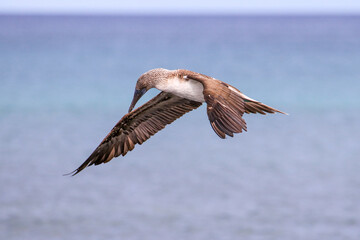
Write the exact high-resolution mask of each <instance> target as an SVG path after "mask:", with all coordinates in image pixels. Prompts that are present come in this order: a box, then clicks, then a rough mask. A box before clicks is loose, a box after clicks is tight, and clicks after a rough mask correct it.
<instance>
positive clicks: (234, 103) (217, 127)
mask: <svg viewBox="0 0 360 240" xmlns="http://www.w3.org/2000/svg"><path fill="white" fill-rule="evenodd" d="M179 74H180V75H182V76H181V77H182V78H184V79H192V80H195V81H199V82H201V83H202V84H203V86H204V91H203V93H204V99H205V102H206V103H207V114H208V117H209V121H210V124H211V127H212V128H213V129H214V131H215V133H216V134H217V135H218V136H219V137H220V138H225V136H226V135H228V136H231V137H232V136H233V135H234V133H241V132H242V131H243V130H244V131H246V129H247V128H246V122H245V120H244V119H243V118H242V116H243V115H244V113H260V114H266V113H275V112H278V113H283V114H284V112H281V111H279V110H277V109H275V108H272V107H269V106H267V105H265V104H263V103H261V102H258V101H256V100H254V99H251V98H249V97H247V96H246V95H245V94H243V93H242V92H240V91H239V90H238V89H236V88H235V87H233V86H231V85H229V84H227V83H224V82H222V81H220V80H217V79H214V78H212V77H209V76H206V75H203V74H200V73H195V72H192V71H188V70H179Z"/></svg>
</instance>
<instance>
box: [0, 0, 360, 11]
mask: <svg viewBox="0 0 360 240" xmlns="http://www.w3.org/2000/svg"><path fill="white" fill-rule="evenodd" d="M0 13H110V14H112V13H121V14H134V13H136V14H152V13H160V14H174V13H175V14H176V13H178V14H182V13H185V14H186V13H190V14H196V13H200V14H201V13H204V14H206V13H220V14H221V13H232V14H258V13H260V14H261V13H279V14H287V13H309V14H312V13H324V14H328V13H329V14H332V13H341V14H346V13H348V14H354V13H360V0H246V1H245V0H219V1H211V0H177V1H170V0H126V1H123V0H0Z"/></svg>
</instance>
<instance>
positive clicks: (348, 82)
mask: <svg viewBox="0 0 360 240" xmlns="http://www.w3.org/2000/svg"><path fill="white" fill-rule="evenodd" d="M359 13H360V2H359V1H355V0H354V1H350V0H347V1H321V0H315V1H310V0H309V1H281V0H271V1H265V0H256V1H251V2H250V1H248V2H243V1H230V0H223V1H219V2H217V3H214V2H208V1H197V2H196V3H192V2H191V1H189V0H186V1H181V3H180V1H179V2H178V3H173V2H170V1H162V0H157V1H142V0H136V1H131V3H130V1H128V2H122V3H119V2H118V1H76V2H70V1H66V2H64V1H56V0H50V1H47V2H46V3H45V2H43V1H39V0H38V1H35V0H34V1H25V0H13V1H7V2H1V3H0V161H1V162H0V163H1V164H0V238H1V239H37V240H40V239H207V240H208V239H229V240H230V239H267V240H268V239H307V240H311V239H314V240H315V239H316V240H318V239H354V240H355V239H360V206H359V203H360V191H359V189H360V175H359V170H360V161H359V159H360V158H359V156H360V144H359V139H360V125H359V122H360V113H359V110H360V96H359V92H360V15H359ZM158 67H163V68H168V69H178V68H184V69H189V70H193V71H196V72H200V73H203V74H206V75H210V76H213V77H215V78H218V79H220V80H223V81H225V82H227V83H229V84H232V85H234V86H235V87H237V88H238V89H240V90H241V91H242V92H244V93H245V94H246V95H248V96H249V97H251V98H254V99H257V100H259V101H261V102H264V103H265V104H268V105H270V106H272V107H275V108H278V109H280V110H282V111H285V112H287V113H289V114H290V115H289V116H285V115H280V114H278V115H266V116H262V115H246V116H245V120H246V121H247V124H248V132H246V133H242V134H238V135H236V136H235V137H234V138H228V139H226V140H221V139H219V138H218V137H217V136H216V134H215V133H214V132H213V130H212V129H211V127H210V124H209V122H208V119H207V115H206V108H205V107H204V106H202V107H200V108H199V109H198V110H196V111H194V112H191V113H190V114H187V115H185V116H184V117H182V118H181V119H179V120H177V121H176V122H174V123H173V124H171V125H169V126H168V127H166V129H164V130H163V131H161V132H159V133H158V134H156V135H155V136H153V137H152V138H151V139H150V140H149V141H147V142H146V143H144V144H143V145H141V146H137V147H136V148H135V149H134V150H133V151H132V152H130V153H128V154H127V155H126V157H124V158H123V157H119V158H116V159H114V160H112V161H111V162H110V163H108V164H104V165H99V166H97V167H90V168H87V169H85V171H83V172H81V174H79V175H77V176H76V177H69V176H63V174H64V173H68V172H70V171H72V170H74V169H75V168H77V167H78V166H79V165H80V164H81V163H82V162H83V161H84V160H85V159H86V158H87V157H88V156H89V155H90V154H91V152H92V151H93V150H94V149H95V148H96V146H97V145H98V144H99V143H100V141H101V140H102V139H103V137H105V135H106V134H107V133H108V131H110V129H111V128H112V127H113V126H114V125H115V124H116V122H117V121H118V120H119V119H120V118H121V117H122V116H123V115H124V114H125V113H126V112H127V109H128V107H129V104H130V101H131V99H132V95H133V90H134V87H135V83H136V80H137V78H138V77H139V76H140V75H141V74H142V73H144V72H145V71H148V70H150V69H152V68H158ZM157 93H158V91H156V90H151V91H150V92H149V93H147V94H146V96H145V97H144V99H142V101H141V102H140V104H142V103H144V102H145V101H147V100H149V99H150V98H151V97H152V96H155V95H156V94H157Z"/></svg>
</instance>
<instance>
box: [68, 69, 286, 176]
mask: <svg viewBox="0 0 360 240" xmlns="http://www.w3.org/2000/svg"><path fill="white" fill-rule="evenodd" d="M154 87H155V88H157V89H159V90H161V91H162V92H161V93H159V94H158V95H157V96H156V97H154V98H153V99H151V100H150V101H148V102H147V103H145V104H144V105H142V106H141V107H139V108H137V109H135V110H134V111H132V109H133V108H134V106H135V105H136V102H137V101H138V100H139V99H140V97H141V96H142V95H143V94H144V93H145V92H146V91H147V90H149V89H150V88H154ZM203 102H206V104H207V114H208V118H209V121H210V124H211V127H212V128H213V130H214V131H215V133H216V134H217V135H218V136H219V137H220V138H225V137H226V135H228V136H231V137H233V135H234V133H241V132H242V131H243V130H244V131H246V129H247V128H246V122H245V120H244V119H243V118H242V117H243V114H244V113H260V114H266V113H275V112H278V113H283V112H281V111H279V110H277V109H274V108H272V107H269V106H267V105H265V104H263V103H261V102H258V101H256V100H253V99H251V98H249V97H247V96H246V95H244V94H243V93H241V92H240V91H239V90H237V89H236V88H234V87H232V86H231V85H229V84H227V83H224V82H222V81H220V80H217V79H214V78H211V77H209V76H206V75H203V74H200V73H195V72H192V71H188V70H181V69H180V70H166V69H161V68H160V69H153V70H150V71H149V72H147V73H145V74H143V75H142V76H141V77H140V78H139V80H138V81H137V84H136V88H135V94H134V98H133V101H132V103H131V106H130V108H129V113H128V114H126V115H125V116H124V117H123V118H122V119H121V120H120V121H119V122H118V123H117V124H116V125H115V127H114V128H113V129H112V130H111V131H110V133H109V134H108V135H107V136H106V137H105V138H104V140H103V141H102V142H101V143H100V145H99V146H98V147H97V148H96V149H95V150H94V152H93V153H92V154H91V155H90V156H89V158H88V159H87V160H86V161H85V162H84V163H83V164H81V165H80V167H78V168H77V169H76V170H75V171H73V172H72V173H71V174H73V175H76V174H77V173H79V172H80V171H82V170H83V169H84V168H86V167H87V166H91V165H98V164H101V163H106V162H108V161H110V160H111V159H113V158H114V157H118V156H120V155H123V156H125V155H126V154H127V152H129V151H131V150H133V149H134V147H135V145H136V144H142V143H143V142H145V141H146V140H147V139H149V138H150V137H151V136H152V135H154V134H155V133H157V132H158V131H160V130H161V129H163V128H164V127H165V126H166V125H167V124H170V123H172V122H173V121H175V120H176V119H177V118H179V117H181V116H182V115H184V114H185V113H187V112H189V111H191V110H193V109H196V108H198V107H199V106H200V105H201V104H202V103H203Z"/></svg>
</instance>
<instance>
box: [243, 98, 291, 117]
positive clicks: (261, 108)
mask: <svg viewBox="0 0 360 240" xmlns="http://www.w3.org/2000/svg"><path fill="white" fill-rule="evenodd" d="M276 112H278V113H282V114H285V115H287V113H285V112H282V111H280V110H277V109H275V108H272V107H269V106H267V105H265V104H263V103H261V102H257V101H249V100H247V99H246V100H245V113H260V114H263V115H264V114H266V113H276Z"/></svg>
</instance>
